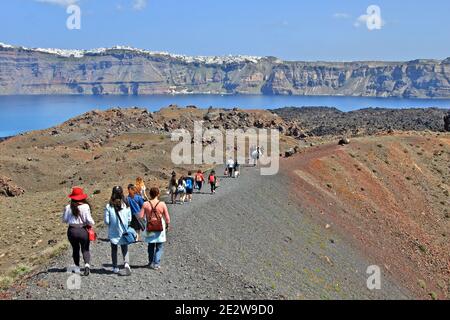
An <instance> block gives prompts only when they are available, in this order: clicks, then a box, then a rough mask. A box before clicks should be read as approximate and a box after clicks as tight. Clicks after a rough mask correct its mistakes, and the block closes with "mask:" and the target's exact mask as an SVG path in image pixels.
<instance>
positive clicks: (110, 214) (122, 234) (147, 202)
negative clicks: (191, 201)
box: [63, 178, 170, 276]
mask: <svg viewBox="0 0 450 320" xmlns="http://www.w3.org/2000/svg"><path fill="white" fill-rule="evenodd" d="M148 195H149V197H148V196H147V192H146V187H145V184H144V182H143V180H142V179H141V178H138V179H137V180H136V184H130V185H128V195H127V196H125V194H124V190H123V188H122V187H121V186H115V187H114V188H113V189H112V193H111V198H110V200H109V202H108V203H107V205H106V207H105V210H104V222H105V224H106V225H107V228H108V240H109V242H110V243H111V259H112V272H113V273H115V274H119V273H120V270H119V266H118V259H117V255H118V249H119V247H120V249H121V252H122V256H123V260H124V272H125V275H131V267H130V257H129V251H128V246H129V245H131V244H133V243H136V242H138V241H139V240H140V238H142V241H143V242H145V243H147V244H148V261H149V264H148V266H149V267H150V268H151V269H155V270H159V269H160V264H161V258H162V254H163V250H164V243H165V242H166V232H167V231H168V230H169V229H170V215H169V211H168V209H167V205H166V204H165V203H164V202H163V201H160V200H159V197H160V189H159V188H156V187H155V188H151V189H150V190H149V192H148ZM69 198H70V199H71V201H70V204H68V205H67V206H66V207H65V210H64V214H63V221H64V222H65V223H67V224H68V225H69V227H68V230H67V237H68V239H69V242H70V244H71V246H72V250H73V254H72V257H73V261H74V264H75V268H74V270H73V271H74V272H75V273H80V272H81V270H80V250H81V253H82V256H83V260H84V263H85V264H84V275H85V276H88V275H89V274H90V268H91V267H90V263H91V262H90V261H91V255H90V250H89V249H90V248H89V247H90V243H91V241H95V240H96V238H97V235H96V233H95V231H94V229H93V227H94V225H95V222H94V220H93V219H92V215H91V206H90V204H89V202H88V201H87V198H88V195H87V194H85V192H84V190H83V189H82V188H79V187H75V188H73V189H72V193H71V194H70V195H69Z"/></svg>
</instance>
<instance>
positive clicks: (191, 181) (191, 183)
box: [184, 171, 195, 202]
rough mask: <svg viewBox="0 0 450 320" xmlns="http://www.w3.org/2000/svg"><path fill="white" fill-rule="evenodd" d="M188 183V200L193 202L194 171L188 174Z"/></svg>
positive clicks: (186, 180) (186, 179)
mask: <svg viewBox="0 0 450 320" xmlns="http://www.w3.org/2000/svg"><path fill="white" fill-rule="evenodd" d="M184 181H185V182H186V199H187V201H189V202H192V194H193V193H194V182H195V181H194V177H192V171H189V172H188V176H187V177H186V178H185V179H184Z"/></svg>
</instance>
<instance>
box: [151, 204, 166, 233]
mask: <svg viewBox="0 0 450 320" xmlns="http://www.w3.org/2000/svg"><path fill="white" fill-rule="evenodd" d="M159 203H160V202H158V203H157V204H156V206H154V207H153V206H152V204H151V202H149V204H150V207H151V208H152V210H151V211H150V214H147V231H148V232H161V231H163V230H164V227H163V223H162V216H160V215H159V213H158V211H156V207H157V206H158V204H159Z"/></svg>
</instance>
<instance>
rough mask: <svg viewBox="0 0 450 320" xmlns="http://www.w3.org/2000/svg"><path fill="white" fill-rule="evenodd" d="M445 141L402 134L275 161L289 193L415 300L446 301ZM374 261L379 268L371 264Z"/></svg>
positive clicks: (449, 149) (449, 200)
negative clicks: (289, 185) (288, 183)
mask: <svg viewBox="0 0 450 320" xmlns="http://www.w3.org/2000/svg"><path fill="white" fill-rule="evenodd" d="M449 160H450V135H449V134H426V133H421V134H418V133H403V134H395V135H385V136H376V137H369V138H358V139H355V140H354V141H352V143H351V144H350V145H347V146H344V147H342V146H338V145H337V144H331V145H325V146H320V147H316V148H312V149H309V150H307V151H304V152H302V153H301V154H299V155H296V156H294V157H292V158H289V159H286V160H284V161H283V162H282V163H281V168H282V170H283V171H284V174H287V175H289V176H290V177H292V179H291V183H292V188H291V189H292V193H293V197H295V198H296V201H298V202H299V203H301V204H302V206H304V207H305V208H308V211H309V212H311V214H312V216H313V217H315V218H316V219H318V221H319V222H320V223H321V224H322V225H323V227H324V228H330V227H331V228H335V229H337V230H339V231H340V232H341V233H342V234H343V235H344V236H345V237H347V238H348V240H349V241H351V242H353V243H354V244H355V245H356V246H358V247H359V248H360V249H361V251H362V252H365V254H366V256H367V257H371V258H372V260H373V261H374V264H378V265H379V266H380V267H382V268H383V270H384V272H387V273H390V274H392V275H393V276H394V277H395V278H396V279H398V281H400V283H401V284H402V285H403V286H405V287H406V288H409V289H410V290H411V292H416V293H417V297H419V298H441V299H442V298H443V299H445V298H447V299H448V298H449V297H450V291H449V290H450V259H449V257H450V246H449V245H448V243H449V237H450V217H449V213H450V211H449V207H450V197H449V190H450V184H449V181H450V165H449V163H450V161H449ZM375 262H377V263H375Z"/></svg>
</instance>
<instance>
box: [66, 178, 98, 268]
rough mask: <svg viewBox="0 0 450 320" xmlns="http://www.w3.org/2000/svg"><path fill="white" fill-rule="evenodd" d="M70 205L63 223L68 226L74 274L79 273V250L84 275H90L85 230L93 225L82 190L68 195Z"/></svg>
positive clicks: (89, 258) (89, 209) (87, 237)
mask: <svg viewBox="0 0 450 320" xmlns="http://www.w3.org/2000/svg"><path fill="white" fill-rule="evenodd" d="M69 198H70V199H71V202H70V204H68V205H67V206H66V208H65V209H64V214H63V222H64V223H67V224H68V225H69V228H68V229H67V237H68V239H69V242H70V244H71V246H72V251H73V254H72V257H73V262H74V264H75V269H74V272H75V273H80V249H81V253H82V255H83V260H84V275H85V276H88V275H89V273H90V265H89V264H90V260H91V253H90V251H89V244H90V241H89V234H88V230H87V228H89V227H92V226H93V225H94V224H95V223H94V220H93V219H92V216H91V207H90V205H89V203H88V202H87V198H88V196H87V195H86V194H85V193H84V191H83V189H82V188H78V187H75V188H73V189H72V193H71V194H70V195H69Z"/></svg>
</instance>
